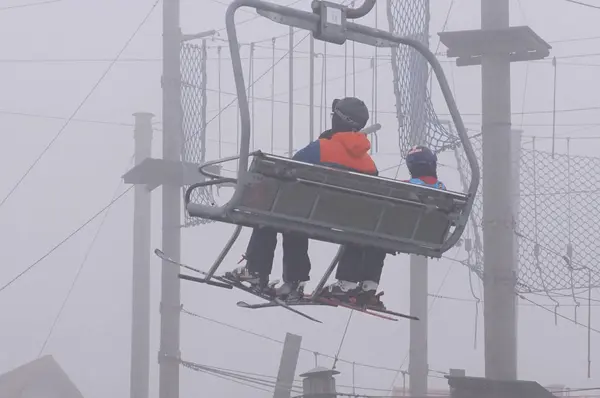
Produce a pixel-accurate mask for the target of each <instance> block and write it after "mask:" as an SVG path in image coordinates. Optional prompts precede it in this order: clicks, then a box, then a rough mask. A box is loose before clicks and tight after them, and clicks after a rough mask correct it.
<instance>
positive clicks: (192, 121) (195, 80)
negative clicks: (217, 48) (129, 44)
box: [181, 43, 214, 227]
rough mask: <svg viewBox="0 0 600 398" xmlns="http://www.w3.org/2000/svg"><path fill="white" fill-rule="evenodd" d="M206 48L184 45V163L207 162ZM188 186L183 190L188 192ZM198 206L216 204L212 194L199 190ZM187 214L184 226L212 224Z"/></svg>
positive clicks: (196, 195)
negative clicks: (205, 138) (205, 140)
mask: <svg viewBox="0 0 600 398" xmlns="http://www.w3.org/2000/svg"><path fill="white" fill-rule="evenodd" d="M206 98H207V96H206V46H205V45H202V46H198V45H195V44H189V43H183V44H182V45H181V108H182V112H183V122H182V124H183V125H182V128H183V146H182V152H181V155H182V161H184V162H190V163H195V164H199V163H202V162H204V161H205V154H206V152H205V151H206V148H205V145H204V144H205V142H203V137H206V103H207V100H206ZM187 188H188V186H184V187H183V192H184V193H185V191H186V189H187ZM191 200H192V202H194V203H204V204H210V203H214V198H213V195H212V191H211V190H209V189H196V190H195V191H194V192H193V193H192V196H191ZM184 213H185V220H184V226H185V227H190V226H195V225H201V224H206V223H209V222H212V221H211V220H206V219H202V218H198V217H190V216H189V215H188V214H187V212H184Z"/></svg>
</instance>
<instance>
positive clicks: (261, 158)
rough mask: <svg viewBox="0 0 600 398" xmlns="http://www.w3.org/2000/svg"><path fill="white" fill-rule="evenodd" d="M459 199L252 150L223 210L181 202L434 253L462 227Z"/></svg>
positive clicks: (251, 220)
mask: <svg viewBox="0 0 600 398" xmlns="http://www.w3.org/2000/svg"><path fill="white" fill-rule="evenodd" d="M466 204H467V196H466V195H464V194H460V193H456V192H450V191H442V190H438V189H433V188H429V187H426V186H423V185H415V184H410V183H407V182H401V181H397V180H392V179H389V178H382V177H374V176H370V175H365V174H360V173H355V172H351V171H346V170H341V169H336V168H331V167H325V166H318V165H312V164H308V163H303V162H297V161H294V160H290V159H287V158H283V157H279V156H274V155H268V154H263V153H257V154H255V156H254V158H253V161H252V164H251V166H250V169H249V171H248V173H247V174H245V177H244V180H243V181H240V183H239V184H238V188H237V192H236V195H234V197H233V198H232V199H231V200H230V201H229V203H227V205H225V207H224V209H223V210H224V211H223V212H219V213H216V212H214V211H212V210H211V209H207V208H206V206H205V205H200V204H195V203H186V208H187V211H188V212H189V214H190V215H191V216H193V217H203V218H209V219H213V220H216V221H222V222H227V223H231V224H237V225H243V226H249V227H272V228H274V229H276V230H278V231H282V232H284V231H293V232H303V233H306V234H307V235H309V236H310V237H311V239H317V240H322V241H327V242H331V243H339V244H344V243H355V244H361V245H368V246H374V247H379V248H382V249H385V250H388V251H391V252H403V253H415V254H421V255H426V256H430V257H440V256H441V255H442V253H444V252H445V251H446V250H448V249H449V248H450V247H452V246H453V243H452V242H451V241H452V240H453V239H450V238H451V237H452V235H453V234H455V233H459V235H460V233H461V231H460V228H459V227H460V226H463V227H464V223H465V222H466V220H467V217H468V214H467V212H466V211H465V210H466ZM207 210H208V211H207ZM452 226H455V228H454V232H453V234H449V232H450V229H451V227H452ZM449 241H450V242H449Z"/></svg>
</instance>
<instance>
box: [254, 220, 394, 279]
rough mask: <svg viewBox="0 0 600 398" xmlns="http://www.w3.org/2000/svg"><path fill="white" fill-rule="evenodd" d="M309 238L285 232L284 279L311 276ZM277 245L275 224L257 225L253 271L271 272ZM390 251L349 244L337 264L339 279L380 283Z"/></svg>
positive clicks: (259, 272)
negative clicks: (273, 225) (258, 226)
mask: <svg viewBox="0 0 600 398" xmlns="http://www.w3.org/2000/svg"><path fill="white" fill-rule="evenodd" d="M308 240H309V238H308V237H307V236H306V235H303V234H297V233H284V234H283V280H284V281H285V282H296V281H299V282H301V281H302V282H303V281H308V280H309V274H310V270H311V263H310V258H309V257H308ZM276 246H277V231H276V230H274V229H271V228H254V229H253V231H252V236H251V237H250V242H248V248H247V249H246V260H247V261H248V264H247V267H248V270H249V271H250V272H256V273H258V274H261V275H270V274H271V271H272V270H273V258H274V257H275V248H276ZM385 256H386V253H385V251H382V250H380V249H375V248H371V247H364V246H356V245H351V244H349V245H345V250H344V253H343V254H342V257H341V258H340V262H339V264H338V267H337V272H336V279H338V280H345V281H349V282H356V283H358V282H362V281H367V280H368V281H374V282H377V283H379V280H380V279H381V272H382V270H383V263H384V260H385Z"/></svg>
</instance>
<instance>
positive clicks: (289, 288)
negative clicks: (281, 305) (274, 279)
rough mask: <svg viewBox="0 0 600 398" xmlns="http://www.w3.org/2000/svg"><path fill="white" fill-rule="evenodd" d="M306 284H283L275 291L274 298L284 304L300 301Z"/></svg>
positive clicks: (296, 282) (297, 282)
mask: <svg viewBox="0 0 600 398" xmlns="http://www.w3.org/2000/svg"><path fill="white" fill-rule="evenodd" d="M305 285H306V282H299V281H295V282H284V283H283V285H281V286H279V287H278V288H276V289H275V296H277V298H280V299H282V300H284V301H286V302H290V301H300V300H301V299H303V298H304V286H305Z"/></svg>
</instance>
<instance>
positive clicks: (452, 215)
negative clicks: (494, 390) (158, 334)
mask: <svg viewBox="0 0 600 398" xmlns="http://www.w3.org/2000/svg"><path fill="white" fill-rule="evenodd" d="M374 4H375V0H366V1H365V2H364V4H363V5H362V6H361V7H359V8H349V7H346V6H342V5H340V4H335V3H329V2H326V1H313V4H312V8H313V12H305V11H301V10H297V9H294V8H291V7H286V6H281V5H277V4H273V3H269V2H266V1H261V0H236V1H233V2H232V3H231V4H230V6H229V8H228V9H227V13H226V27H227V35H228V39H229V50H230V52H231V59H232V64H233V72H234V77H235V84H236V90H237V98H238V104H239V109H240V122H241V139H240V153H239V155H237V156H234V157H228V158H224V159H218V160H215V161H210V162H207V163H205V164H203V165H201V166H200V170H199V171H200V173H202V174H203V175H205V176H206V177H208V178H209V180H207V181H204V182H202V183H199V184H195V185H193V186H191V187H190V188H189V189H188V190H187V192H186V195H185V207H186V210H187V212H188V213H189V215H190V216H192V217H201V218H205V219H210V220H214V221H219V222H225V223H230V224H235V225H237V227H236V229H235V231H234V233H233V235H232V236H231V238H230V239H229V241H228V242H227V244H226V246H225V248H224V249H223V251H222V252H221V254H220V255H219V257H218V259H217V260H216V262H215V263H214V264H213V266H212V268H211V270H210V271H209V272H208V273H207V275H206V279H207V280H208V279H210V278H211V277H212V275H214V272H215V271H216V269H217V268H218V266H219V265H220V264H221V262H222V261H223V259H224V257H225V256H226V255H227V253H228V252H229V250H230V249H231V247H232V245H233V243H234V242H235V241H236V239H237V238H238V236H239V234H240V231H241V229H242V227H252V228H256V227H259V228H260V227H270V228H273V229H275V230H278V231H280V232H300V233H304V234H306V235H308V236H310V238H311V239H316V240H321V241H325V242H331V243H337V244H340V245H344V244H347V243H352V244H357V245H366V246H371V247H377V248H381V249H384V250H386V251H388V252H393V253H408V254H417V255H423V256H427V257H433V258H439V257H441V256H442V254H443V253H444V252H446V251H447V250H449V249H450V248H452V247H453V246H454V245H455V244H456V243H457V242H458V240H459V239H460V237H461V235H462V233H463V232H464V230H465V227H466V224H467V221H468V217H469V214H470V212H471V208H472V205H473V201H474V199H475V194H476V192H477V188H478V185H479V179H480V173H479V166H478V163H477V158H476V156H475V153H474V151H473V148H472V146H471V143H470V141H469V139H468V136H467V132H466V130H465V127H464V124H463V121H462V118H461V116H460V113H459V111H458V108H457V106H456V103H455V100H454V98H453V96H452V93H451V90H450V87H449V85H448V82H447V80H446V77H445V75H444V72H443V70H442V66H441V65H440V63H439V62H438V60H437V59H436V57H435V55H434V54H433V53H432V52H431V51H430V50H429V49H428V48H427V47H426V46H424V45H423V44H422V43H420V42H419V41H416V40H414V39H409V38H406V37H400V36H396V35H394V34H392V33H389V32H386V31H383V30H379V29H373V28H370V27H367V26H362V25H359V24H356V23H354V22H351V20H353V19H357V18H360V17H362V16H364V15H366V14H367V13H368V12H369V11H370V10H371V9H372V8H373V6H374ZM241 7H251V8H254V9H256V10H257V12H258V13H259V14H260V15H262V16H264V17H266V18H268V19H271V20H273V21H275V22H277V23H280V24H283V25H288V26H294V27H297V28H301V29H305V30H308V31H311V32H312V34H313V35H314V37H315V38H316V39H319V40H323V41H326V42H329V43H335V44H339V45H341V44H343V43H345V42H346V40H351V41H355V42H359V43H364V44H367V45H372V46H378V47H392V46H398V45H407V46H410V47H412V48H414V49H415V50H417V51H418V52H419V53H420V54H421V55H423V56H424V57H425V58H426V59H427V61H428V62H429V64H430V65H431V67H432V70H433V72H434V74H435V76H436V78H437V80H438V82H439V84H440V87H441V91H442V94H443V96H444V99H445V101H446V103H447V105H448V108H449V110H450V115H451V116H452V120H453V122H454V124H455V126H456V131H457V133H458V136H459V138H460V141H461V143H462V147H463V148H464V150H465V152H466V155H467V159H468V161H469V165H470V167H471V170H472V173H471V181H470V184H469V190H468V192H466V193H459V192H452V191H442V190H437V189H433V188H430V187H427V186H423V185H414V184H410V183H407V182H402V181H398V180H393V179H390V178H385V177H376V176H370V175H365V174H360V173H355V172H352V171H347V170H341V169H336V168H331V167H327V166H321V165H314V164H308V163H303V162H298V161H295V160H292V159H288V158H284V157H281V156H276V155H272V154H268V153H264V152H261V151H256V152H252V153H251V152H250V138H251V137H250V136H251V122H250V111H249V107H248V98H247V96H246V85H245V83H244V74H243V69H242V61H241V57H240V51H239V45H238V44H239V42H238V37H237V28H236V26H235V20H234V16H235V13H236V12H237V10H238V9H240V8H241ZM235 159H238V162H239V163H238V164H239V166H238V174H237V178H224V177H220V176H218V175H214V174H211V173H209V172H207V171H206V167H207V166H210V165H215V164H220V163H223V162H227V161H231V160H235ZM250 159H252V161H251V162H250ZM249 163H250V167H248V164H249ZM223 184H228V185H234V186H235V192H234V194H233V196H232V198H231V199H230V200H229V202H227V203H226V204H224V205H221V206H217V205H212V206H211V205H206V204H201V203H193V202H191V201H190V197H191V192H192V191H193V190H194V189H198V188H200V187H206V186H218V185H223ZM334 263H335V260H334ZM334 263H332V268H333V266H335V264H334ZM332 268H331V270H332ZM330 273H331V272H328V274H330ZM327 276H328V275H327ZM322 282H323V281H322ZM319 285H320V286H321V285H322V283H320V284H319Z"/></svg>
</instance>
